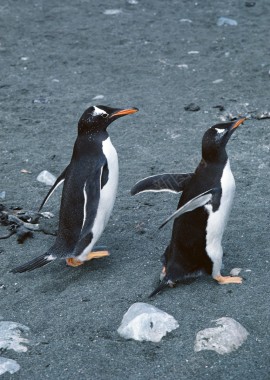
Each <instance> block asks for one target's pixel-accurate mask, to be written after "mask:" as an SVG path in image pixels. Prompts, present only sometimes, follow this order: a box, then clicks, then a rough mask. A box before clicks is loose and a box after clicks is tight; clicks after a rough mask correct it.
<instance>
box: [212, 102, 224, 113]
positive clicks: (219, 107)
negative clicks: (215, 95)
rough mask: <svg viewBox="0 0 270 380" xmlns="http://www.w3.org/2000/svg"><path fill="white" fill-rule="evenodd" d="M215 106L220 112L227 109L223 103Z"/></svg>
mask: <svg viewBox="0 0 270 380" xmlns="http://www.w3.org/2000/svg"><path fill="white" fill-rule="evenodd" d="M213 108H217V109H218V110H219V111H220V112H222V111H225V107H224V106H222V105H221V104H219V105H217V106H213Z"/></svg>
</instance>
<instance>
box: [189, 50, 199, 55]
mask: <svg viewBox="0 0 270 380" xmlns="http://www.w3.org/2000/svg"><path fill="white" fill-rule="evenodd" d="M188 54H200V52H199V51H198V50H190V51H189V52H188Z"/></svg>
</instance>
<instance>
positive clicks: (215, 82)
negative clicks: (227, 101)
mask: <svg viewBox="0 0 270 380" xmlns="http://www.w3.org/2000/svg"><path fill="white" fill-rule="evenodd" d="M221 82H223V79H216V80H213V82H212V83H214V84H217V83H221Z"/></svg>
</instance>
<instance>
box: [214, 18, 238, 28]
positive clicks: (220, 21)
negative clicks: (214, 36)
mask: <svg viewBox="0 0 270 380" xmlns="http://www.w3.org/2000/svg"><path fill="white" fill-rule="evenodd" d="M223 25H229V26H237V25H238V23H237V21H236V20H233V19H232V18H228V17H219V19H218V20H217V26H223Z"/></svg>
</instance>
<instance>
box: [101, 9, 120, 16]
mask: <svg viewBox="0 0 270 380" xmlns="http://www.w3.org/2000/svg"><path fill="white" fill-rule="evenodd" d="M103 13H104V14H105V15H107V16H113V15H118V14H119V13H122V10H121V9H106V11H104V12H103Z"/></svg>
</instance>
